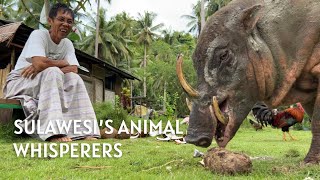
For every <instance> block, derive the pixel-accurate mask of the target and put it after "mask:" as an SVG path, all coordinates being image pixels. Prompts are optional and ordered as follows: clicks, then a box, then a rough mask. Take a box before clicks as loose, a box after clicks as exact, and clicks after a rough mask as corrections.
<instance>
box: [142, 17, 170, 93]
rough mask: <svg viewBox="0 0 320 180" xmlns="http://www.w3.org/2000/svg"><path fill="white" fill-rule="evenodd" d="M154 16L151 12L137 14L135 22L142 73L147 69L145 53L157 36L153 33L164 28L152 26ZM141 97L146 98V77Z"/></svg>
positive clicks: (161, 24) (159, 25) (160, 25)
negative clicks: (141, 49) (141, 51)
mask: <svg viewBox="0 0 320 180" xmlns="http://www.w3.org/2000/svg"><path fill="white" fill-rule="evenodd" d="M156 16H157V15H156V14H155V13H152V12H148V11H146V12H145V13H144V14H140V13H139V18H138V21H137V23H138V24H137V28H138V29H139V33H138V34H137V43H138V44H141V45H142V46H143V49H144V55H143V68H144V71H145V69H146V67H147V51H148V48H149V46H150V44H151V43H152V41H154V38H155V37H157V36H158V35H157V34H156V33H155V31H157V30H159V29H160V28H162V27H163V26H164V24H163V23H160V24H157V25H153V23H154V20H155V18H156ZM143 96H144V97H146V96H147V84H146V76H144V78H143Z"/></svg>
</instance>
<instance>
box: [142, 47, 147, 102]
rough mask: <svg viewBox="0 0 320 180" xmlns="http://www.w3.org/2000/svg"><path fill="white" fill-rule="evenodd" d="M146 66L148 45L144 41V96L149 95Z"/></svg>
mask: <svg viewBox="0 0 320 180" xmlns="http://www.w3.org/2000/svg"><path fill="white" fill-rule="evenodd" d="M146 68H147V45H146V43H144V55H143V75H144V77H143V97H147V77H146Z"/></svg>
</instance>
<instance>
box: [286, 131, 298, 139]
mask: <svg viewBox="0 0 320 180" xmlns="http://www.w3.org/2000/svg"><path fill="white" fill-rule="evenodd" d="M288 134H289V136H290V138H291V140H297V138H295V137H293V136H291V134H290V132H288Z"/></svg>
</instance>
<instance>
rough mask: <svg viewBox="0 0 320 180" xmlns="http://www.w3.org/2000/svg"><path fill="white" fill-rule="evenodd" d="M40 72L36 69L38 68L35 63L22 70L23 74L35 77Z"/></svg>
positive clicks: (23, 75)
mask: <svg viewBox="0 0 320 180" xmlns="http://www.w3.org/2000/svg"><path fill="white" fill-rule="evenodd" d="M38 73H39V72H38V71H37V70H36V68H35V67H34V66H33V65H30V66H28V67H26V68H24V69H23V70H22V72H21V76H22V77H25V78H31V79H33V78H34V77H36V75H37V74H38Z"/></svg>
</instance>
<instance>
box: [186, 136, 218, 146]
mask: <svg viewBox="0 0 320 180" xmlns="http://www.w3.org/2000/svg"><path fill="white" fill-rule="evenodd" d="M186 141H187V143H191V144H194V145H196V146H200V147H209V146H210V145H211V141H212V140H211V139H210V138H209V137H206V136H202V137H199V138H193V137H192V136H189V135H187V136H186Z"/></svg>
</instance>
